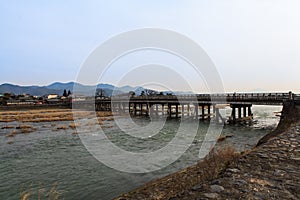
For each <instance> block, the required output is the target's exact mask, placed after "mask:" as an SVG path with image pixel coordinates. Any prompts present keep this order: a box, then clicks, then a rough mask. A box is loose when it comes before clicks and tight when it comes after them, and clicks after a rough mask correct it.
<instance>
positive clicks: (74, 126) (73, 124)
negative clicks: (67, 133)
mask: <svg viewBox="0 0 300 200" xmlns="http://www.w3.org/2000/svg"><path fill="white" fill-rule="evenodd" d="M78 126H79V125H78V124H77V125H76V124H75V123H71V124H70V125H69V127H70V128H71V129H73V130H75V129H76V127H78Z"/></svg>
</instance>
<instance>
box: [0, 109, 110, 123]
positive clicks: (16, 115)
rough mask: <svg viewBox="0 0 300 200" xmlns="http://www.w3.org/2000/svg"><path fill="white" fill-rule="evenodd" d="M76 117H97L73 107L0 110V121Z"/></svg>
mask: <svg viewBox="0 0 300 200" xmlns="http://www.w3.org/2000/svg"><path fill="white" fill-rule="evenodd" d="M74 113H75V114H76V118H92V117H95V114H94V112H91V111H80V110H75V111H74V110H72V109H45V110H27V111H2V112H0V122H12V121H20V122H52V121H73V114H74ZM111 115H112V113H111V112H96V116H97V117H107V116H111Z"/></svg>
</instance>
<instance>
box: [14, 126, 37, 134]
mask: <svg viewBox="0 0 300 200" xmlns="http://www.w3.org/2000/svg"><path fill="white" fill-rule="evenodd" d="M16 129H20V130H21V133H31V132H34V131H35V130H36V128H34V127H33V126H32V125H30V124H20V125H19V126H17V127H16Z"/></svg>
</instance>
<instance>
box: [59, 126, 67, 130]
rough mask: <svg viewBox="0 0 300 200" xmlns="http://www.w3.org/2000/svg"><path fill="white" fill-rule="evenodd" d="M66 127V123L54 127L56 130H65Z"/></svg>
mask: <svg viewBox="0 0 300 200" xmlns="http://www.w3.org/2000/svg"><path fill="white" fill-rule="evenodd" d="M67 129H68V127H67V126H66V125H59V126H57V127H56V130H67Z"/></svg>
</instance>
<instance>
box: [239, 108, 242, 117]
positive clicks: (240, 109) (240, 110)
mask: <svg viewBox="0 0 300 200" xmlns="http://www.w3.org/2000/svg"><path fill="white" fill-rule="evenodd" d="M238 112H239V118H242V107H238Z"/></svg>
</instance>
